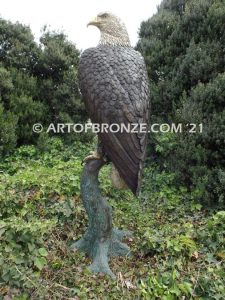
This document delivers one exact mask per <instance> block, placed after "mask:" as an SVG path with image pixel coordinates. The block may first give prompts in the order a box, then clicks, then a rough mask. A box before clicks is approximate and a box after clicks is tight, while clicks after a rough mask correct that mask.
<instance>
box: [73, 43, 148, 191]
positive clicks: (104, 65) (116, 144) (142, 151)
mask: <svg viewBox="0 0 225 300" xmlns="http://www.w3.org/2000/svg"><path fill="white" fill-rule="evenodd" d="M78 77H79V84H80V90H81V93H82V96H83V98H84V102H85V106H86V109H87V111H88V114H89V116H90V118H91V120H92V122H93V123H98V124H108V125H110V124H118V125H121V124H125V125H127V124H141V123H142V124H147V123H148V118H149V86H148V77H147V72H146V66H145V63H144V59H143V57H142V56H141V54H140V53H139V52H137V51H135V50H134V49H133V48H132V47H130V46H126V47H124V46H118V45H115V46H114V45H98V46H97V47H95V48H89V49H87V50H85V51H84V52H83V53H82V55H81V58H80V63H79V70H78ZM131 128H132V127H131ZM138 128H139V127H138ZM98 137H99V139H100V142H101V143H102V145H103V148H104V151H105V153H106V155H107V157H108V158H109V159H110V161H111V162H112V163H113V164H114V166H115V167H116V169H117V170H118V172H119V174H120V176H121V177H122V179H123V180H124V181H125V182H126V184H127V186H128V187H129V188H130V189H131V190H132V192H133V193H134V194H135V195H137V194H138V191H139V189H140V183H141V175H142V170H143V164H144V159H145V155H146V145H147V132H146V131H145V132H144V131H143V132H140V128H139V129H138V132H134V133H132V132H126V131H123V132H120V131H119V132H110V131H109V132H104V131H103V132H100V133H99V134H98Z"/></svg>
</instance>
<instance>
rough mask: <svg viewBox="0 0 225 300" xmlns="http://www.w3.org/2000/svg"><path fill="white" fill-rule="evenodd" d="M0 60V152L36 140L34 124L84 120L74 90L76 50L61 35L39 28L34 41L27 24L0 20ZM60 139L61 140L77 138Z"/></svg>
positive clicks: (77, 95)
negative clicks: (0, 115) (39, 32)
mask: <svg viewBox="0 0 225 300" xmlns="http://www.w3.org/2000/svg"><path fill="white" fill-rule="evenodd" d="M0 58H1V64H0V105H1V110H2V109H3V111H4V114H5V117H4V118H5V119H6V120H4V121H3V120H2V117H0V120H1V124H2V126H1V131H3V132H0V138H1V144H2V146H1V148H2V150H0V155H4V154H7V153H9V152H10V151H12V149H13V148H15V146H16V145H22V144H28V143H33V144H36V143H37V141H38V135H37V134H36V133H34V132H33V131H32V128H33V124H35V123H41V124H42V125H43V126H44V130H45V129H47V128H48V126H49V124H50V123H78V122H79V123H80V122H82V123H83V122H84V121H85V120H86V113H85V110H84V105H83V103H82V102H81V100H80V94H79V90H78V80H77V66H78V59H79V51H78V50H77V49H76V47H75V45H73V44H72V43H71V42H69V41H68V40H67V37H66V36H65V35H64V34H63V33H57V32H49V31H47V30H46V28H45V30H44V31H43V34H42V37H41V38H40V44H39V45H38V44H37V43H36V42H35V41H34V37H33V35H32V33H31V31H30V28H29V27H26V26H24V25H21V24H19V23H15V24H13V23H11V22H8V21H5V20H3V19H0ZM0 114H2V113H0ZM7 119H9V120H10V122H8V121H7ZM8 123H12V124H11V127H9V125H8ZM6 133H7V134H6ZM6 135H7V137H6ZM62 137H63V138H64V140H66V141H67V142H72V141H74V140H79V139H80V138H81V137H80V135H75V134H74V135H73V134H62ZM84 138H85V137H84ZM46 139H47V137H46ZM39 144H40V142H39Z"/></svg>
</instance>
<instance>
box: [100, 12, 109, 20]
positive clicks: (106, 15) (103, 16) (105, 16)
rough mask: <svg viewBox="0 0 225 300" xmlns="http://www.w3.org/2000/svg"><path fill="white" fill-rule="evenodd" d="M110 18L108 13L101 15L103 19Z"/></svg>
mask: <svg viewBox="0 0 225 300" xmlns="http://www.w3.org/2000/svg"><path fill="white" fill-rule="evenodd" d="M108 16H109V15H108V14H107V13H104V14H101V15H100V17H101V18H103V19H105V18H107V17H108Z"/></svg>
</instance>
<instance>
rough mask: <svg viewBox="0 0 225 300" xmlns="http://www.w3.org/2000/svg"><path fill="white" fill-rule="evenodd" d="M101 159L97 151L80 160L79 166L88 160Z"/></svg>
mask: <svg viewBox="0 0 225 300" xmlns="http://www.w3.org/2000/svg"><path fill="white" fill-rule="evenodd" d="M102 159H103V157H102V156H101V155H100V154H99V153H98V152H97V151H91V152H90V154H89V155H88V156H86V157H85V158H84V159H83V160H82V162H81V164H82V165H83V164H84V163H86V162H88V161H89V160H102Z"/></svg>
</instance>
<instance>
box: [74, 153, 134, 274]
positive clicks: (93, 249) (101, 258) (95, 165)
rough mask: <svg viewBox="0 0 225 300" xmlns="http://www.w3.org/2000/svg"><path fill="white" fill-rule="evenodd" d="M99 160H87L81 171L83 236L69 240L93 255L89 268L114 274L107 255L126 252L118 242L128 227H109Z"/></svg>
mask: <svg viewBox="0 0 225 300" xmlns="http://www.w3.org/2000/svg"><path fill="white" fill-rule="evenodd" d="M104 164H105V162H104V161H103V160H100V159H98V160H97V159H92V160H88V161H87V162H86V164H85V166H84V169H83V172H82V175H81V198H82V201H83V204H84V207H85V209H86V212H87V214H88V220H89V225H88V228H87V231H86V232H85V234H84V236H83V237H82V238H81V239H80V240H78V241H77V242H75V243H74V244H72V246H71V248H72V249H74V250H75V249H79V250H81V251H83V252H85V253H86V254H87V255H88V256H89V257H91V258H92V259H93V262H92V264H91V265H90V266H89V270H91V271H92V272H94V273H97V272H102V273H105V274H108V275H110V276H111V277H112V278H114V279H115V278H116V276H115V275H114V274H113V272H112V271H111V270H110V267H109V265H108V257H109V256H119V255H122V256H125V255H130V250H129V248H128V246H127V245H126V244H124V243H122V242H121V240H122V239H123V237H124V236H130V235H131V233H130V232H129V231H123V230H118V229H113V228H112V208H111V206H110V205H109V204H108V203H107V200H106V199H105V198H103V197H102V196H101V192H100V189H99V181H98V174H99V171H100V169H101V168H102V166H103V165H104Z"/></svg>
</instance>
